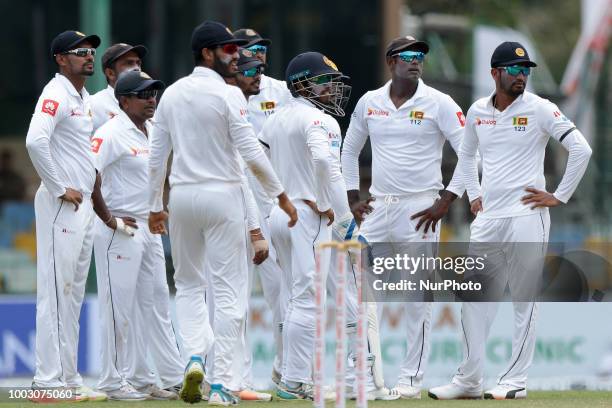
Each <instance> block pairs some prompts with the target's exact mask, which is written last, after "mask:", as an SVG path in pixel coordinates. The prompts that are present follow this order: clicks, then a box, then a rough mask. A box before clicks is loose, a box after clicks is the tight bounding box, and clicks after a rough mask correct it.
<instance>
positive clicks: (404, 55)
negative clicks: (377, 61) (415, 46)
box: [394, 51, 425, 62]
mask: <svg viewBox="0 0 612 408" xmlns="http://www.w3.org/2000/svg"><path fill="white" fill-rule="evenodd" d="M394 57H399V59H401V60H402V61H404V62H412V61H414V60H415V59H416V60H417V61H419V62H422V61H423V60H424V59H425V53H424V52H421V51H402V52H398V53H397V54H395V55H394Z"/></svg>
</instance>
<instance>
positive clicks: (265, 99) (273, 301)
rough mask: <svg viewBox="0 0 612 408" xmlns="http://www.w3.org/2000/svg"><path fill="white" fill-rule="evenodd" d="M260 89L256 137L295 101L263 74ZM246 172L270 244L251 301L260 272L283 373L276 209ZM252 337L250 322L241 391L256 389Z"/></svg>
mask: <svg viewBox="0 0 612 408" xmlns="http://www.w3.org/2000/svg"><path fill="white" fill-rule="evenodd" d="M259 89H260V92H259V94H257V95H252V96H250V97H249V99H248V102H247V105H248V110H249V114H248V120H249V123H251V125H253V129H254V131H255V134H256V135H257V134H259V132H260V131H261V128H262V127H263V124H264V122H265V120H266V119H267V118H268V117H269V116H270V115H272V114H274V112H275V111H276V110H277V109H279V108H280V107H281V106H284V105H285V103H286V102H287V101H288V100H289V98H291V93H290V92H289V89H288V88H287V85H286V83H285V82H284V81H279V80H277V79H274V78H271V77H269V76H266V75H263V74H262V75H261V80H260V85H259ZM242 168H243V169H244V171H245V174H246V176H247V178H248V187H249V190H250V191H251V193H252V195H253V197H254V199H255V201H256V203H257V208H256V210H257V214H258V217H259V228H261V232H262V234H263V236H264V237H265V238H266V240H267V241H268V246H269V256H268V258H267V259H266V260H265V261H264V262H263V263H261V264H260V265H253V264H252V263H251V262H249V285H251V286H249V298H250V294H251V287H252V283H253V274H254V271H256V272H257V273H258V274H259V278H260V280H261V287H262V290H263V295H264V298H265V300H266V303H267V304H268V307H270V310H271V311H272V324H273V327H274V342H275V345H276V355H275V356H274V363H273V366H274V369H275V370H276V371H277V372H280V371H281V362H282V351H283V349H282V347H283V345H282V338H281V330H282V313H283V312H282V310H283V309H282V308H281V304H280V302H279V296H280V279H278V277H279V276H281V274H282V271H281V269H280V267H279V266H278V263H277V261H276V249H275V248H274V245H273V243H272V240H271V239H270V228H269V225H268V220H269V216H270V211H271V210H272V207H273V206H274V200H272V199H271V198H269V197H268V195H267V194H266V192H265V191H264V189H263V188H262V187H261V185H260V184H259V181H257V178H256V177H255V176H254V175H253V173H252V172H251V171H250V170H249V169H248V166H246V163H244V162H243V166H242ZM251 258H252V257H251ZM249 259H250V258H249ZM247 316H248V311H247ZM248 337H249V330H248V322H247V330H245V331H244V332H243V336H242V338H241V349H240V350H238V351H237V352H240V353H244V365H243V367H242V368H241V369H236V370H235V371H236V372H237V375H239V376H241V377H242V380H241V382H242V385H241V386H239V388H241V389H244V388H251V387H252V352H251V348H250V345H249V339H248Z"/></svg>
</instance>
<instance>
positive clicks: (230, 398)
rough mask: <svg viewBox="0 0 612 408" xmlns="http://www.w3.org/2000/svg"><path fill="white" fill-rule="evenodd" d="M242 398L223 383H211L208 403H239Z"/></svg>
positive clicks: (225, 404)
mask: <svg viewBox="0 0 612 408" xmlns="http://www.w3.org/2000/svg"><path fill="white" fill-rule="evenodd" d="M239 402H240V399H239V398H238V397H237V396H236V395H234V393H233V392H232V391H230V390H228V389H227V388H225V387H224V386H223V385H221V384H210V394H208V405H221V406H224V407H227V406H229V405H238V403H239Z"/></svg>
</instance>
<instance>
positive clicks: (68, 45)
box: [51, 30, 100, 57]
mask: <svg viewBox="0 0 612 408" xmlns="http://www.w3.org/2000/svg"><path fill="white" fill-rule="evenodd" d="M84 41H88V42H90V43H91V46H92V47H94V48H98V46H99V45H100V37H98V36H97V35H95V34H92V35H85V34H83V33H82V32H80V31H73V30H68V31H64V32H63V33H61V34H58V35H57V37H55V38H54V39H53V41H51V56H52V57H53V56H55V55H57V54H61V53H62V52H66V51H70V50H72V49H74V47H76V46H77V45H79V44H80V43H82V42H84Z"/></svg>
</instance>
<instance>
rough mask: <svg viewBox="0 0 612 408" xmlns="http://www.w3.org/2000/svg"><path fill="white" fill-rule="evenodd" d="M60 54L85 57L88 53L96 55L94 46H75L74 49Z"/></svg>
mask: <svg viewBox="0 0 612 408" xmlns="http://www.w3.org/2000/svg"><path fill="white" fill-rule="evenodd" d="M62 54H74V55H76V56H77V57H86V56H88V55H91V56H94V55H96V49H95V48H75V49H74V50H68V51H64V52H62Z"/></svg>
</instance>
